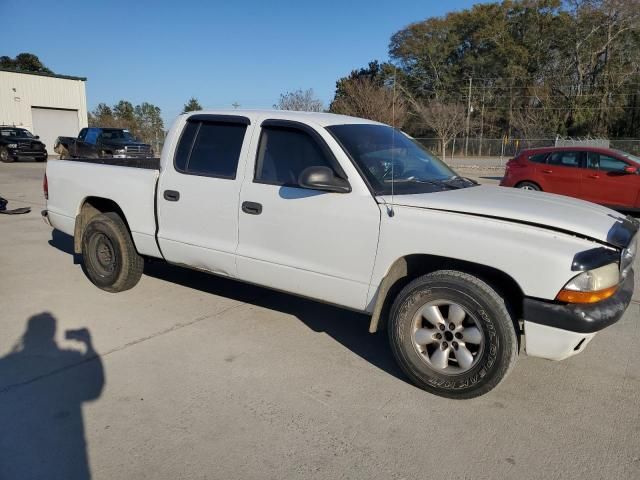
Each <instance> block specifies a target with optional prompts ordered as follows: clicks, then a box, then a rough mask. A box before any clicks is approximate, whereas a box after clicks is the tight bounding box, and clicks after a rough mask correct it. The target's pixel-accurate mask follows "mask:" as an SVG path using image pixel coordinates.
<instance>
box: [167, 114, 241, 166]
mask: <svg viewBox="0 0 640 480" xmlns="http://www.w3.org/2000/svg"><path fill="white" fill-rule="evenodd" d="M246 130H247V126H246V125H244V124H241V123H225V122H197V121H196V122H187V125H186V126H185V128H184V130H183V132H182V137H181V138H180V143H179V144H178V148H177V149H176V157H175V168H176V170H178V171H180V172H182V173H188V174H192V175H201V176H206V177H216V178H227V179H234V178H236V171H237V169H238V161H239V160H240V150H242V143H243V141H244V134H245V133H246Z"/></svg>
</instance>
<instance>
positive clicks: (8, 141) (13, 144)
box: [0, 125, 47, 163]
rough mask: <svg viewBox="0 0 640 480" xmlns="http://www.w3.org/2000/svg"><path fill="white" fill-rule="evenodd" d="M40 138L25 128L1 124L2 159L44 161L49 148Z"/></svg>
mask: <svg viewBox="0 0 640 480" xmlns="http://www.w3.org/2000/svg"><path fill="white" fill-rule="evenodd" d="M39 138H40V137H38V136H37V135H33V134H32V133H31V132H30V131H29V130H25V129H24V128H19V127H10V126H2V125H0V161H3V162H7V163H8V162H13V161H15V160H19V159H21V158H29V159H35V160H37V161H38V162H44V161H45V160H46V159H47V149H46V147H45V146H44V143H42V142H41V141H40V140H39Z"/></svg>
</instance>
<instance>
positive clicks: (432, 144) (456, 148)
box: [416, 137, 640, 168]
mask: <svg viewBox="0 0 640 480" xmlns="http://www.w3.org/2000/svg"><path fill="white" fill-rule="evenodd" d="M416 140H418V141H419V142H420V143H422V144H423V145H424V146H425V147H426V148H427V150H429V151H430V152H431V153H433V154H434V155H436V156H438V157H442V144H441V142H440V139H438V138H416ZM564 140H566V139H564ZM608 142H609V148H614V149H618V150H622V151H625V152H629V153H632V154H634V155H640V139H620V140H608ZM465 143H466V142H465V138H464V137H458V138H456V139H455V140H452V141H451V142H449V144H448V145H447V149H446V156H445V161H446V162H447V163H448V164H449V165H451V166H454V167H479V168H482V167H487V168H493V167H501V166H503V165H504V164H505V163H506V161H507V160H509V159H510V158H513V157H514V156H515V155H516V153H517V152H519V151H520V150H524V149H526V148H540V147H553V146H555V145H556V138H533V139H524V138H477V137H476V138H469V143H468V145H465ZM574 144H575V145H578V144H580V142H579V141H578V140H576V141H575V142H574Z"/></svg>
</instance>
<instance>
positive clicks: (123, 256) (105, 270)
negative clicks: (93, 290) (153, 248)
mask: <svg viewBox="0 0 640 480" xmlns="http://www.w3.org/2000/svg"><path fill="white" fill-rule="evenodd" d="M82 259H83V269H84V272H85V274H86V275H87V277H88V278H89V280H91V282H92V283H93V284H94V285H96V286H97V287H99V288H101V289H102V290H105V291H107V292H123V291H125V290H129V289H130V288H133V287H134V286H135V285H136V284H137V283H138V281H139V280H140V277H141V276H142V271H143V269H144V261H143V259H142V257H141V256H140V255H139V254H138V252H137V251H136V249H135V246H134V244H133V240H132V239H131V235H130V234H129V230H128V229H127V226H126V225H125V223H124V222H123V220H122V218H120V216H119V215H118V214H117V213H113V212H108V213H102V214H99V215H96V216H95V217H93V218H92V219H91V220H89V223H88V224H87V226H86V228H85V229H84V232H83V234H82Z"/></svg>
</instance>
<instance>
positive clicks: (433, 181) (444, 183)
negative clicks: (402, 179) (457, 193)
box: [406, 178, 463, 190]
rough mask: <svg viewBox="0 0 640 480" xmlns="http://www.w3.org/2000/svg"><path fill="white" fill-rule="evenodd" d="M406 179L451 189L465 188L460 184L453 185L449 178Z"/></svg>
mask: <svg viewBox="0 0 640 480" xmlns="http://www.w3.org/2000/svg"><path fill="white" fill-rule="evenodd" d="M406 181H407V182H413V183H424V184H427V185H434V186H436V187H445V188H448V189H450V190H457V189H459V188H463V187H460V186H458V185H452V184H451V183H449V180H448V179H447V180H438V179H431V180H425V179H422V178H408V179H407V180H406Z"/></svg>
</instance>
